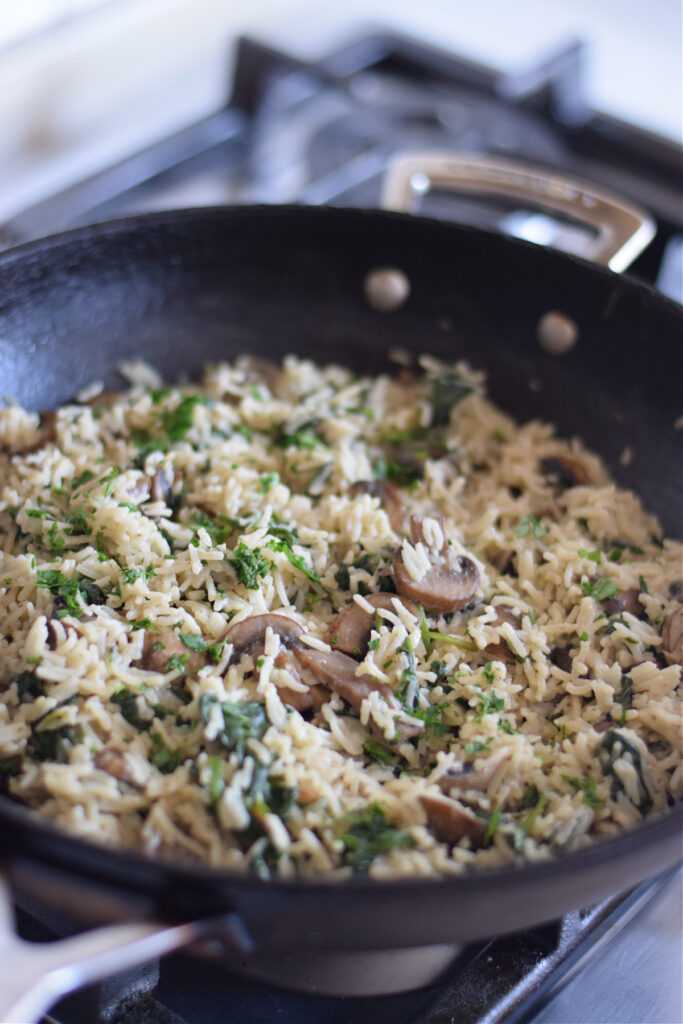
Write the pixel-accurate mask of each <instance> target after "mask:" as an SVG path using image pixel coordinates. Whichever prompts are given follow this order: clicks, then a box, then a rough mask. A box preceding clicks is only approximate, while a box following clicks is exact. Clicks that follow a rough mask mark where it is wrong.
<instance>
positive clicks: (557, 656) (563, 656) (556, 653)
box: [550, 647, 574, 672]
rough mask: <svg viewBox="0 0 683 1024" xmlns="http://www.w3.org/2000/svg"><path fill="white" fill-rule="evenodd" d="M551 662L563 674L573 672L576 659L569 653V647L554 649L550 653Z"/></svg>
mask: <svg viewBox="0 0 683 1024" xmlns="http://www.w3.org/2000/svg"><path fill="white" fill-rule="evenodd" d="M550 660H551V662H552V663H553V665H557V667H558V668H559V669H561V670H562V671H563V672H571V671H572V668H573V665H574V658H573V657H572V655H571V654H570V653H569V648H568V647H554V648H553V649H552V651H551V652H550Z"/></svg>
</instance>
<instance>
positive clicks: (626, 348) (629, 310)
mask: <svg viewBox="0 0 683 1024" xmlns="http://www.w3.org/2000/svg"><path fill="white" fill-rule="evenodd" d="M387 265H389V266H394V267H399V268H401V269H402V270H403V271H405V273H406V274H407V275H408V277H409V279H410V282H411V287H412V290H411V294H410V298H409V299H408V301H407V303H406V304H405V305H404V306H403V307H402V308H401V309H400V310H399V311H397V312H394V313H389V314H386V313H378V312H374V311H373V310H372V309H370V308H369V307H368V305H367V303H366V301H365V299H364V296H363V291H362V285H363V280H364V277H365V275H366V273H367V271H368V270H370V269H372V268H375V267H377V266H387ZM0 303H1V304H0V382H1V387H0V393H3V394H9V395H12V396H14V397H15V398H17V399H18V400H20V401H21V402H23V403H25V404H27V405H28V406H29V407H30V408H34V409H45V408H50V407H53V406H55V405H57V404H59V403H61V402H64V401H65V400H68V399H70V398H72V396H73V395H74V393H75V392H76V391H77V390H78V389H79V388H81V387H83V386H84V385H86V384H87V383H88V382H90V381H91V380H93V379H95V378H104V379H105V381H106V383H107V385H109V386H116V385H117V383H120V382H119V381H118V379H117V375H116V365H117V364H118V363H119V362H120V361H121V360H122V359H126V358H127V359H129V358H131V357H135V356H144V358H145V359H147V360H148V361H149V362H151V363H152V364H153V365H155V366H156V367H158V368H159V369H160V370H161V371H162V372H163V373H164V375H165V376H167V377H168V378H169V379H173V378H177V377H178V376H180V375H184V374H188V375H190V376H192V375H193V374H197V373H198V372H199V370H200V368H201V366H202V364H203V363H205V362H206V361H207V360H216V359H229V358H231V357H233V356H236V355H237V354H238V353H244V352H250V353H255V354H258V355H260V356H266V357H269V358H274V359H278V358H280V357H281V356H282V355H284V354H285V353H289V352H296V353H298V354H300V355H304V356H310V357H312V358H314V359H317V360H319V361H322V362H329V361H332V360H335V361H339V362H341V363H344V364H347V365H350V366H351V367H354V368H356V369H357V370H359V371H364V372H367V373H374V372H377V371H380V370H384V369H387V367H388V360H387V353H388V350H389V349H391V348H393V347H396V346H402V347H405V348H407V349H410V350H412V351H414V352H429V353H432V354H434V355H436V356H440V357H444V358H447V359H458V358H460V357H464V358H466V359H468V360H469V361H470V362H471V363H472V364H473V365H474V366H476V367H481V368H484V369H485V370H486V371H487V373H488V376H489V385H490V392H491V394H492V397H493V399H494V400H495V401H496V402H498V403H499V404H500V405H501V406H502V407H503V408H504V409H506V410H507V411H509V412H510V413H512V414H513V415H515V416H517V417H519V418H521V419H528V418H530V417H536V416H540V417H542V418H545V419H547V420H550V421H553V422H554V423H556V424H557V425H558V427H559V431H560V433H561V434H562V435H566V436H573V435H579V436H580V437H581V438H582V439H583V440H584V441H585V442H586V444H588V445H589V446H590V447H591V448H594V449H595V450H596V451H598V452H599V453H600V454H601V455H602V456H603V457H604V459H605V460H606V462H607V465H608V466H609V468H610V470H611V471H612V472H613V474H614V476H615V477H616V479H617V480H618V482H619V483H620V484H621V485H623V486H627V487H633V488H634V489H636V490H637V491H638V492H639V493H640V494H641V495H642V496H643V497H644V499H645V504H646V506H647V507H648V508H649V510H650V511H652V512H655V513H656V514H657V515H658V516H659V517H660V519H661V521H662V523H663V525H664V528H665V530H666V531H667V533H670V534H680V529H681V475H680V459H679V443H678V436H679V435H677V434H676V432H675V430H674V421H675V420H676V418H677V417H678V416H679V415H680V408H679V400H680V381H681V369H682V367H681V361H682V352H681V338H682V337H683V332H682V328H683V316H682V314H681V310H680V308H679V307H677V306H675V305H674V304H672V303H670V302H669V301H667V300H666V299H664V298H662V296H661V295H659V294H657V293H656V292H655V291H653V290H652V289H650V288H647V287H644V286H642V285H638V284H636V283H634V282H633V281H630V280H626V279H624V278H621V277H617V276H616V275H614V274H612V273H610V272H608V271H605V270H601V269H597V268H596V267H594V266H592V265H589V264H587V263H584V262H582V261H580V260H577V259H572V258H569V257H567V256H564V255H560V254H557V253H554V252H549V251H547V250H541V249H540V248H538V247H535V246H532V245H527V244H525V243H522V242H519V241H514V240H511V239H508V238H505V237H502V236H498V235H494V234H489V233H486V232H483V231H480V230H474V229H468V228H463V227H458V226H455V225H452V224H448V225H446V224H443V223H437V222H433V221H428V220H422V219H418V218H411V217H407V216H403V215H394V214H388V213H380V212H360V211H348V210H345V211H342V210H333V209H310V208H286V207H285V208H273V207H267V208H238V209H232V210H229V209H216V210H201V211H186V212H178V213H168V214H161V215H152V216H145V217H140V218H135V219H132V220H127V221H121V222H117V223H113V224H108V225H102V226H98V227H90V228H86V229H83V230H79V231H75V232H72V233H70V234H67V235H64V236H61V237H57V238H52V239H47V240H44V241H40V242H37V243H34V244H31V245H28V246H25V247H23V248H19V249H16V250H13V251H11V252H8V253H6V254H5V255H3V256H2V257H0ZM551 309H557V310H561V311H563V312H564V313H566V314H567V315H568V316H570V317H572V318H573V319H574V320H575V321H576V322H577V324H578V326H579V330H580V339H579V343H578V345H577V346H576V348H575V349H574V350H573V351H572V352H570V353H569V354H568V355H567V356H565V357H563V358H559V359H558V358H553V357H551V356H548V355H546V354H544V353H543V352H542V351H541V350H540V349H539V347H538V344H537V342H536V337H535V328H536V324H537V322H538V319H539V317H540V316H541V315H542V314H543V313H545V312H547V311H548V310H551ZM531 381H535V382H536V384H535V385H533V386H532V387H530V382H531ZM539 384H540V387H539V386H538V385H539ZM627 446H628V447H630V448H631V449H632V450H633V452H634V459H633V462H632V464H631V465H629V466H627V467H624V466H621V465H620V464H619V455H620V453H621V452H622V451H623V449H624V448H625V447H627ZM680 822H681V814H680V808H672V809H671V810H670V811H669V812H667V813H666V814H665V815H663V816H661V817H659V818H656V819H654V820H652V821H647V822H645V823H643V824H642V825H641V826H640V827H638V828H636V829H634V830H633V831H631V832H629V833H625V834H623V835H621V836H620V837H618V838H616V839H611V840H609V841H602V842H598V843H595V844H594V845H593V846H591V847H589V848H587V849H584V850H581V851H579V852H576V853H572V854H567V855H565V856H560V857H558V858H557V859H555V860H553V861H551V862H547V863H542V864H535V865H531V864H530V865H526V866H521V867H518V868H514V869H510V868H508V869H505V870H503V871H495V872H490V873H482V874H476V875H472V876H471V877H459V878H453V879H445V880H437V881H415V882H413V881H407V882H392V883H379V884H378V883H373V882H370V881H368V880H367V879H358V880H356V879H353V880H351V881H349V882H348V883H344V884H343V885H338V884H335V885H330V884H325V883H319V882H318V883H312V884H304V883H302V882H291V883H290V882H287V883H285V882H268V883H264V882H261V881H258V880H254V879H248V878H243V877H236V876H234V875H229V874H227V873H225V872H220V871H215V870H211V869H209V868H208V867H204V866H201V867H184V866H182V865H181V864H179V863H177V862H168V861H159V860H152V859H146V858H144V857H142V856H139V855H135V854H132V853H123V852H118V851H116V850H112V849H107V848H101V847H98V846H94V845H89V844H88V843H86V842H83V841H80V840H78V839H75V838H73V837H71V836H68V835H66V834H62V833H60V832H58V831H57V830H55V829H53V828H51V827H50V826H49V825H48V824H46V823H43V822H40V821H36V820H35V819H34V817H33V816H32V815H31V814H30V813H29V812H28V811H26V810H25V809H24V808H22V807H20V806H18V805H17V804H13V803H12V802H10V801H9V800H8V799H6V798H2V799H0V843H1V848H2V852H3V854H4V857H5V860H6V862H7V863H8V865H9V869H10V874H11V875H13V877H14V878H15V880H16V882H17V884H22V885H23V886H24V887H27V886H28V887H30V888H31V890H32V892H33V895H34V896H35V897H38V898H40V899H45V900H47V901H49V902H51V903H59V904H61V905H62V907H65V908H66V909H68V910H69V912H70V914H71V916H72V917H73V918H75V919H80V920H83V919H85V918H86V917H95V916H99V917H104V916H110V917H112V916H121V915H125V914H130V913H131V912H133V911H135V912H138V913H140V912H142V913H145V912H147V911H155V912H162V913H164V914H167V915H175V916H181V917H188V916H192V917H197V916H198V915H203V914H212V915H213V914H216V913H222V912H224V911H235V912H237V914H239V917H240V918H241V919H242V921H243V923H244V924H245V925H246V929H247V931H248V932H249V934H250V935H251V937H252V939H253V940H254V942H255V943H256V945H257V947H258V948H261V949H275V950H278V949H279V950H284V949H291V948H292V947H302V946H306V945H309V946H318V947H322V948H325V947H328V948H337V949H343V948H347V949H348V948H354V949H357V948H370V947H378V948H389V947H393V946H401V945H410V946H415V945H420V944H428V943H437V942H453V941H457V940H462V939H473V938H476V937H481V936H486V935H490V934H493V933H500V932H504V931H509V930H516V929H519V928H523V927H526V926H529V925H531V924H533V923H536V922H539V921H542V920H548V919H550V918H552V917H555V916H557V915H559V914H561V913H563V912H565V911H566V910H568V909H570V908H574V907H577V906H583V905H587V904H589V903H590V902H591V901H594V900H596V899H597V898H599V897H601V896H604V895H606V894H607V893H611V892H613V891H615V890H617V889H620V888H625V887H627V886H629V885H631V884H632V883H635V882H636V881H638V880H640V879H642V878H644V877H646V876H648V875H650V874H654V873H655V872H658V871H660V870H663V869H664V868H665V867H667V866H668V865H671V864H673V863H675V862H676V860H677V859H678V858H679V856H680V838H679V836H680ZM27 880H28V881H27Z"/></svg>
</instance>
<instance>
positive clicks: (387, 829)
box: [335, 804, 413, 874]
mask: <svg viewBox="0 0 683 1024" xmlns="http://www.w3.org/2000/svg"><path fill="white" fill-rule="evenodd" d="M339 825H340V828H339V831H336V832H335V835H336V836H337V838H338V839H341V841H342V843H343V845H344V855H343V861H344V863H345V864H348V865H350V866H351V867H352V868H353V870H354V872H356V874H364V873H365V872H367V870H368V868H369V867H370V865H371V864H372V862H373V860H375V859H376V858H377V857H381V856H383V855H384V854H387V853H390V852H391V851H392V850H397V849H407V848H409V847H411V846H412V845H413V840H412V838H411V837H410V836H409V835H408V834H407V833H406V832H403V831H401V830H400V829H398V828H396V826H395V825H392V824H390V823H389V822H388V821H387V820H386V818H385V817H384V813H383V812H382V809H381V808H380V807H379V806H378V805H377V804H372V805H371V806H370V807H368V808H366V809H364V810H362V811H354V812H352V813H351V814H348V815H347V816H346V818H344V819H343V820H342V821H341V822H339Z"/></svg>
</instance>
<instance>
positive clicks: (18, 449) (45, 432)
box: [9, 411, 57, 455]
mask: <svg viewBox="0 0 683 1024" xmlns="http://www.w3.org/2000/svg"><path fill="white" fill-rule="evenodd" d="M56 437H57V413H56V412H54V411H51V412H41V413H40V422H39V424H38V430H37V431H36V433H35V435H34V437H33V440H32V441H28V442H27V443H26V444H17V445H13V446H12V447H11V448H10V449H9V452H10V455H31V454H32V453H33V452H37V451H39V450H40V449H41V448H44V447H45V445H46V444H50V443H51V442H52V441H54V440H55V439H56Z"/></svg>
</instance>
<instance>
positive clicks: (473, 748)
mask: <svg viewBox="0 0 683 1024" xmlns="http://www.w3.org/2000/svg"><path fill="white" fill-rule="evenodd" d="M490 744H491V740H490V739H488V740H486V741H485V742H484V743H482V742H481V740H473V741H472V742H471V743H466V744H465V754H466V755H467V757H472V755H473V754H481V753H482V751H484V750H488V748H489V746H490Z"/></svg>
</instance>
